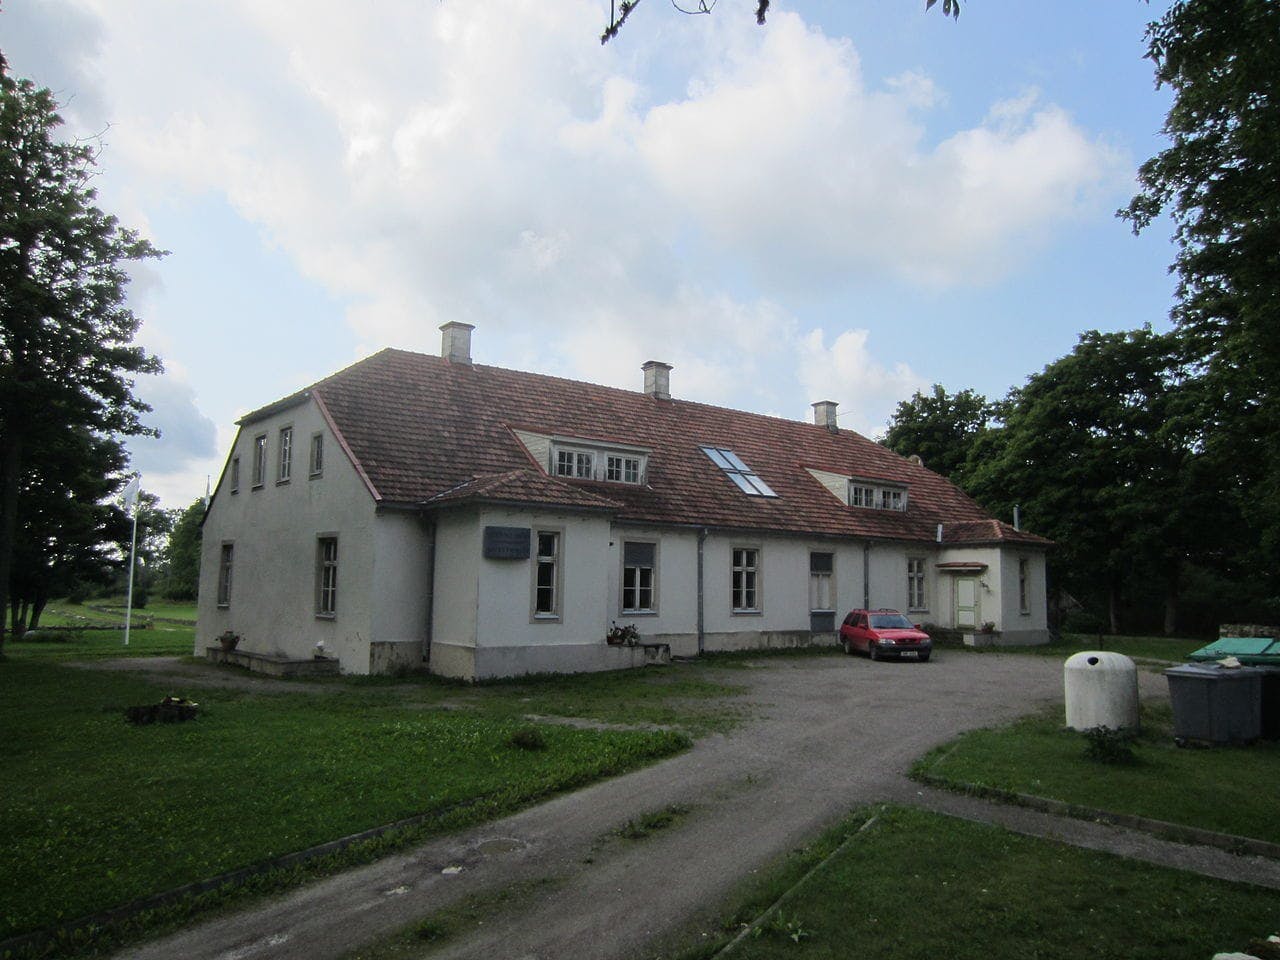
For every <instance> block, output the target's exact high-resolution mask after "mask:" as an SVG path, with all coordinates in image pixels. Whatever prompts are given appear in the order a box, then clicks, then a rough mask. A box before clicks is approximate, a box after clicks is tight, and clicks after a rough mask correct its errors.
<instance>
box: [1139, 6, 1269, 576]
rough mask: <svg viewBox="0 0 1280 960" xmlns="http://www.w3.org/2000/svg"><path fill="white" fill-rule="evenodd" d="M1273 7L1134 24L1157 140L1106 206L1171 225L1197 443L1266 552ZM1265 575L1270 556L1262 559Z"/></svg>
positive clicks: (1201, 9)
mask: <svg viewBox="0 0 1280 960" xmlns="http://www.w3.org/2000/svg"><path fill="white" fill-rule="evenodd" d="M1278 38H1280V3H1275V2H1274V0H1235V2H1231V3H1227V2H1224V0H1177V2H1175V3H1174V4H1173V5H1172V6H1171V7H1170V8H1169V10H1168V11H1167V12H1166V13H1165V15H1164V16H1163V17H1162V18H1161V19H1160V20H1159V21H1157V22H1155V23H1152V24H1150V25H1149V27H1148V29H1147V41H1148V52H1147V56H1148V57H1149V58H1150V59H1151V60H1152V61H1153V62H1154V63H1155V68H1156V85H1157V86H1164V85H1167V86H1169V87H1170V88H1171V89H1172V90H1173V93H1174V100H1173V105H1172V106H1171V107H1170V109H1169V114H1168V116H1167V118H1166V120H1165V124H1164V132H1165V133H1166V134H1167V135H1168V136H1169V138H1170V141H1171V143H1170V145H1169V147H1168V148H1167V149H1165V150H1163V151H1162V152H1161V153H1159V154H1158V155H1157V156H1155V157H1153V158H1152V159H1150V160H1148V161H1147V162H1146V163H1145V164H1143V166H1142V168H1141V170H1140V172H1139V180H1140V182H1141V185H1142V189H1141V192H1140V193H1139V194H1138V195H1137V196H1136V197H1134V199H1133V201H1132V202H1131V203H1130V204H1129V205H1128V207H1126V208H1124V209H1123V210H1121V211H1120V215H1121V216H1122V217H1125V218H1127V219H1128V220H1130V221H1131V222H1132V224H1133V227H1134V230H1135V232H1136V231H1140V230H1142V229H1144V228H1146V227H1147V226H1149V225H1150V224H1151V223H1152V221H1153V220H1154V219H1155V218H1156V216H1157V215H1159V214H1160V213H1161V212H1162V211H1167V212H1168V213H1169V214H1170V215H1171V216H1172V218H1173V222H1174V225H1175V233H1174V240H1175V243H1176V245H1177V249H1178V253H1177V258H1176V260H1175V262H1174V264H1173V267H1172V269H1173V270H1174V271H1175V272H1176V273H1177V275H1178V278H1179V288H1178V303H1177V306H1176V307H1175V308H1174V310H1173V318H1174V320H1175V322H1176V323H1177V324H1178V325H1179V327H1180V329H1182V330H1183V331H1184V332H1185V333H1186V334H1187V336H1188V341H1189V343H1190V344H1191V346H1192V348H1193V350H1194V352H1195V356H1196V357H1197V358H1199V359H1201V360H1202V361H1203V363H1204V386H1205V389H1206V391H1207V396H1208V399H1209V402H1208V403H1207V404H1206V406H1205V412H1206V415H1207V416H1208V418H1209V427H1210V429H1209V431H1208V434H1207V437H1206V443H1207V444H1208V445H1209V446H1210V447H1211V448H1213V449H1215V450H1217V451H1219V454H1218V456H1217V460H1218V462H1219V463H1220V464H1221V465H1222V467H1223V468H1224V469H1228V470H1230V471H1231V473H1232V476H1233V478H1234V479H1235V480H1236V482H1237V483H1238V484H1240V485H1241V486H1243V487H1244V488H1246V489H1247V490H1248V491H1249V495H1248V497H1247V498H1246V499H1245V504H1244V506H1245V509H1246V511H1247V513H1248V515H1249V517H1250V519H1251V521H1252V523H1253V525H1254V526H1255V527H1257V528H1258V529H1260V530H1261V531H1262V533H1263V537H1264V543H1265V546H1266V548H1267V553H1266V554H1264V555H1263V557H1262V558H1263V559H1266V558H1268V557H1269V558H1272V559H1273V558H1274V556H1275V555H1276V551H1277V550H1280V392H1278V386H1280V189H1277V184H1280V39H1278ZM1264 568H1265V569H1266V570H1272V571H1273V570H1274V569H1275V565H1274V563H1272V562H1267V563H1265V564H1264Z"/></svg>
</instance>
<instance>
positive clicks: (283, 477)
mask: <svg viewBox="0 0 1280 960" xmlns="http://www.w3.org/2000/svg"><path fill="white" fill-rule="evenodd" d="M291 476H293V427H281V428H280V458H279V461H278V465H277V469H276V483H288V482H289V478H290V477H291Z"/></svg>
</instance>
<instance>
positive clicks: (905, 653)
mask: <svg viewBox="0 0 1280 960" xmlns="http://www.w3.org/2000/svg"><path fill="white" fill-rule="evenodd" d="M898 656H900V657H905V658H906V659H908V660H914V659H915V658H916V656H917V651H915V650H903V651H901V652H900V653H899V654H898Z"/></svg>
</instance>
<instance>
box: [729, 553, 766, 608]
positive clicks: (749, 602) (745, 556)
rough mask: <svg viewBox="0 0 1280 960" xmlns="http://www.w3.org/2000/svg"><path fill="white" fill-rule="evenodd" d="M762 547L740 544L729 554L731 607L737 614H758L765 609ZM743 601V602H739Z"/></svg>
mask: <svg viewBox="0 0 1280 960" xmlns="http://www.w3.org/2000/svg"><path fill="white" fill-rule="evenodd" d="M761 587H762V577H761V575H760V547H759V546H752V545H746V544H738V545H735V546H733V547H731V548H730V552H729V605H730V608H731V609H732V611H733V612H734V613H735V614H758V613H760V612H761V610H762V609H763V608H764V603H763V601H762V593H761ZM739 601H741V602H739Z"/></svg>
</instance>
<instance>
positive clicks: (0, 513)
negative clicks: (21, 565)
mask: <svg viewBox="0 0 1280 960" xmlns="http://www.w3.org/2000/svg"><path fill="white" fill-rule="evenodd" d="M21 474H22V435H21V434H19V433H17V432H16V431H15V430H14V428H13V424H12V423H6V424H5V425H4V434H3V437H0V611H4V610H5V609H6V608H7V607H8V606H9V579H10V577H11V576H12V575H13V547H14V542H15V541H16V539H17V536H18V480H19V478H20V476H21ZM4 640H5V618H4V616H2V615H0V659H2V658H3V657H4Z"/></svg>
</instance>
